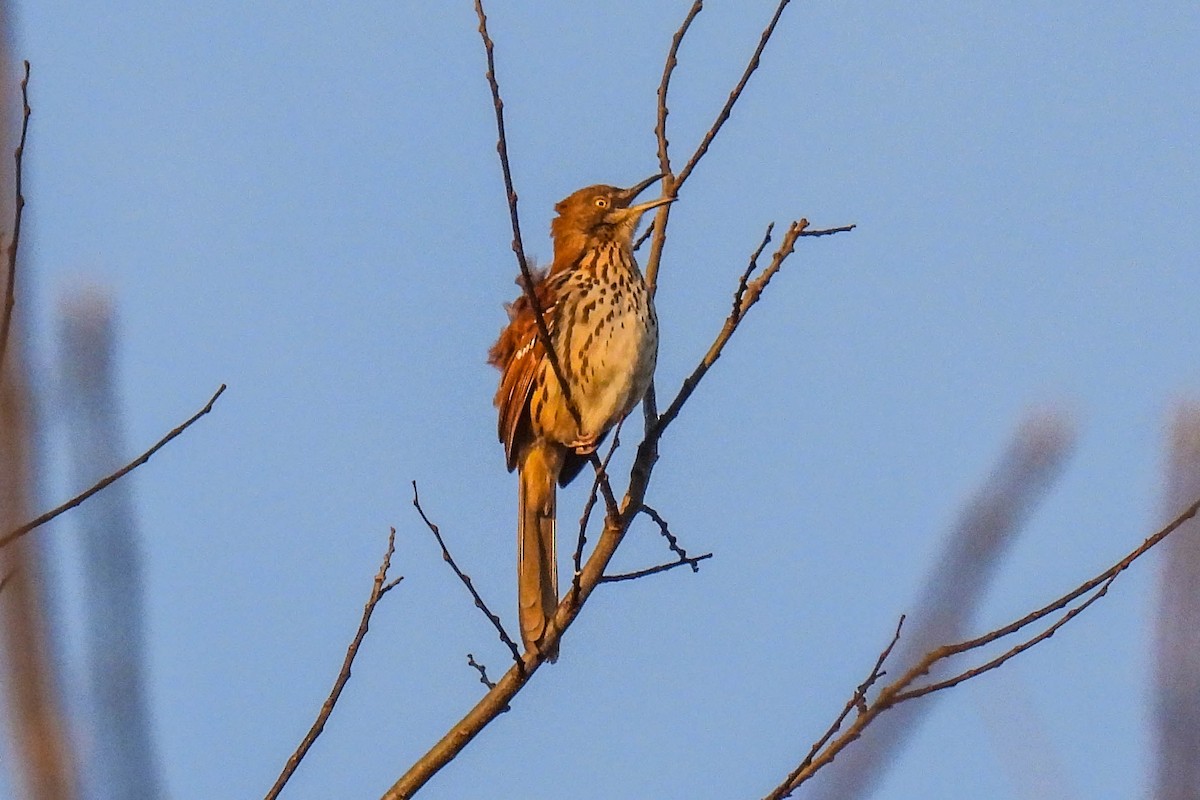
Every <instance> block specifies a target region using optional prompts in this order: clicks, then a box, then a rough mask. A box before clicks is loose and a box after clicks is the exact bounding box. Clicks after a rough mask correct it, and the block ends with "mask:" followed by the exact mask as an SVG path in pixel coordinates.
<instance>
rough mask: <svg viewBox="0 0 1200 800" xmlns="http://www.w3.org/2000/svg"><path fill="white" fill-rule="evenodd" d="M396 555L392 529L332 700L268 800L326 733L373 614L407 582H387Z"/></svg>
mask: <svg viewBox="0 0 1200 800" xmlns="http://www.w3.org/2000/svg"><path fill="white" fill-rule="evenodd" d="M395 552H396V529H395V528H392V529H391V530H390V532H389V533H388V543H387V550H386V551H385V552H384V554H383V561H382V562H381V563H380V565H379V571H378V572H376V573H375V580H374V581H373V582H372V583H371V594H370V596H369V597H368V598H367V604H366V605H365V606H363V613H362V620H361V621H360V622H359V623H358V631H357V632H356V633H355V634H354V639H353V640H352V641H351V642H350V646H349V647H348V648H347V649H346V658H345V659H344V660H343V661H342V669H341V671H339V672H338V676H337V679H336V680H335V681H334V682H333V689H331V690H330V692H329V697H327V698H326V699H325V702H324V704H322V705H321V710H320V712H319V713H318V714H317V719H316V721H314V722H313V724H312V727H311V728H309V729H308V733H307V734H305V735H304V739H303V740H302V741H301V742H300V745H299V746H298V747H297V748H296V751H295V752H294V753H292V755H291V756H289V757H288V760H287V763H286V764H284V765H283V772H281V773H280V774H279V778H278V779H276V781H275V785H274V786H272V787H271V790H270V791H269V792H267V795H266V800H275V798H277V797H279V793H280V792H282V791H283V787H284V786H285V785H286V784H287V782H288V780H290V779H291V777H292V774H293V773H294V772H295V771H296V767H298V766H300V762H301V761H303V760H304V757H305V756H306V755H308V751H309V749H311V748H312V746H313V743H314V742H316V741H317V737H318V736H320V735H321V732H322V731H324V730H325V723H326V722H327V721H328V720H329V715H330V714H332V713H333V707H334V706H335V705H337V701H338V698H340V697H341V695H342V689H344V688H345V687H346V682H347V681H349V680H350V668H351V667H352V666H353V665H354V659H355V657H356V656H357V655H358V648H359V647H360V646H361V645H362V641H363V638H364V637H365V636H366V635H367V628H368V627H369V625H370V623H371V615H372V614H373V613H375V606H376V605H378V604H379V601H380V600H382V599H383V596H384V595H385V594H387V593H388V592H390V591H391V590H392V589H394V588H396V584H398V583H400V581H402V580H404V578H403V576H401V577H399V578H396V579H395V580H391V581H389V580H388V579H387V574H388V569H390V568H391V566H392V555H393V554H394V553H395Z"/></svg>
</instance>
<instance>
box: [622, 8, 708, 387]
mask: <svg viewBox="0 0 1200 800" xmlns="http://www.w3.org/2000/svg"><path fill="white" fill-rule="evenodd" d="M703 8H704V0H695V2H693V3H692V7H691V8H689V9H688V12H687V15H686V16H685V17H684V18H683V22H682V23H681V24H680V26H679V28H678V30H676V31H675V34H674V35H673V36H672V37H671V46H670V48H668V50H667V61H666V63H665V64H664V65H663V74H662V81H661V82H660V83H659V85H658V121H657V123H656V124H655V126H654V138H655V139H656V140H657V141H658V171H659V172H661V173H663V176H664V177H663V193H664V194H674V193H675V187H676V184H675V178H674V176H673V175H672V174H671V156H670V154H669V148H670V143H669V142H668V141H667V115H668V114H669V113H670V111H669V110H668V108H667V92H668V90H669V88H670V85H671V74H672V73H674V72H675V67H677V66H678V65H679V58H678V55H679V46H680V45H681V44H683V37H684V36H686V35H687V32H688V28H690V27H691V26H692V21H693V20H694V19H696V15H697V14H699V13H700V11H701V10H703ZM670 206H671V204H670V203H667V204H666V205H664V206H659V208H658V211H657V212H656V213H655V215H654V224H653V226H652V227H650V228H648V229H647V230H646V232H645V233H644V234H643V235H642V237H641V238H640V239H639V240H638V242H637V244H635V245H634V249H635V250H636V249H638V248H639V247H641V244H642V242H644V241H645V240H646V237H647V236H649V235H650V234H651V231H653V233H654V242H653V244H652V245H651V247H650V257H649V258H648V259H647V260H646V286H647V287H649V289H650V294H651V295H653V294H654V289H655V286H656V285H657V283H658V265H659V263H660V262H661V261H662V253H663V247H664V246H665V245H666V242H667V222H668V221H669V220H670V218H671V208H670ZM648 410H649V409H648Z"/></svg>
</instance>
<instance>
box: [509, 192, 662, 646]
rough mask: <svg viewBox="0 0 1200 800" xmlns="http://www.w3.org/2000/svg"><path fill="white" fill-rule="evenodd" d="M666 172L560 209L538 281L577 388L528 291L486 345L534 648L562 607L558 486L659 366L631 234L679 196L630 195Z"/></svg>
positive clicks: (523, 612)
mask: <svg viewBox="0 0 1200 800" xmlns="http://www.w3.org/2000/svg"><path fill="white" fill-rule="evenodd" d="M661 177H662V175H655V176H654V177H652V178H647V179H646V180H644V181H642V182H641V183H639V184H637V185H635V186H632V187H630V188H628V189H618V188H616V187H613V186H604V185H599V186H588V187H587V188H584V189H580V190H579V191H577V192H575V193H574V194H572V195H571V196H569V197H567V198H566V199H565V200H563V201H562V202H560V203H559V204H558V205H556V206H555V207H554V210H555V211H557V212H558V217H557V218H556V219H555V220H554V221H553V222H552V223H551V224H550V235H551V237H552V238H553V239H554V262H553V263H552V264H551V265H550V269H549V270H547V271H545V272H542V273H541V274H539V275H537V276H535V278H534V287H533V288H534V293H535V294H536V296H537V299H538V305H539V306H541V310H542V314H543V319H544V320H545V322H546V329H547V330H548V332H549V333H550V342H551V345H552V347H553V348H554V354H555V356H556V358H557V361H558V364H559V367H560V369H561V370H562V375H563V379H564V380H565V381H566V383H567V389H568V391H567V392H566V393H564V392H563V391H562V386H561V385H560V383H559V381H558V377H557V376H556V375H555V373H554V368H553V366H552V365H551V363H550V360H549V359H548V358H547V356H546V350H545V347H544V346H543V342H542V341H541V339H540V338H539V336H538V329H537V322H536V320H535V318H534V314H535V313H536V312H535V311H534V308H533V305H532V304H531V303H530V302H529V298H528V297H526V296H525V295H524V294H522V296H521V297H518V298H517V300H516V301H515V302H513V303H512V304H511V305H510V306H508V316H509V323H508V326H507V327H506V328H505V329H504V330H503V331H501V332H500V338H499V339H497V340H496V343H495V344H494V345H492V349H491V350H490V351H489V353H488V361H489V362H490V363H491V364H493V365H494V366H496V367H497V368H499V369H500V371H501V373H502V374H501V376H500V388H499V389H498V390H497V391H496V400H495V403H496V407H497V408H499V409H500V425H499V432H500V441H501V442H503V443H504V451H505V455H506V456H507V459H508V469H509V471H512V470H513V469H514V468H515V469H516V470H517V471H518V475H519V480H518V482H519V501H518V507H517V508H518V510H517V597H518V604H519V606H520V618H521V639H522V640H523V641H524V643H525V647H526V648H527V649H529V650H535V649H540V645H541V642H542V639H543V638H544V637H545V634H546V625H547V623H548V621H549V620H550V618H551V617H552V616H553V615H554V610H555V608H556V607H557V606H558V556H557V553H556V551H555V542H554V539H555V507H554V506H555V484H561V485H563V486H566V485H567V483H569V482H570V481H571V480H572V479H573V478H574V477H575V476H576V475H578V474H579V471H580V470H581V469H582V468H583V465H584V464H585V463H587V459H588V457H589V456H590V455H591V454H592V453H594V452H595V450H596V447H597V446H598V445H599V444H600V441H601V439H603V438H604V436H605V434H607V433H608V431H609V430H610V429H611V428H612V427H613V426H614V425H616V424H617V423H618V422H620V421H621V420H622V419H624V417H625V415H626V414H628V413H629V412H630V411H632V410H633V408H634V407H635V406H636V405H637V404H638V403H639V402H640V401H641V399H642V396H643V395H645V393H646V389H647V388H648V387H649V386H650V379H651V377H652V376H653V375H654V365H655V361H656V360H657V357H658V319H657V317H656V316H655V314H654V302H653V299H652V298H651V296H650V292H649V291H648V289H647V287H646V282H645V281H644V280H643V279H642V273H641V271H640V270H639V269H638V265H637V262H636V261H635V260H634V258H633V234H634V231H635V229H636V228H637V225H638V221H639V220H640V219H641V217H642V214H643V213H645V212H646V211H648V210H649V209H651V208H655V207H657V206H661V205H663V204H665V203H670V202H671V201H673V200H674V199H675V198H674V197H660V198H658V199H657V200H651V201H650V202H648V203H641V204H640V205H630V204H631V203H632V202H633V199H634V198H635V197H637V196H638V195H639V194H640V193H641V192H642V191H643V190H644V189H646V187H648V186H649V185H650V184H652V183H654V182H655V181H657V180H658V179H659V178H661ZM518 282H520V280H519V279H518ZM555 650H557V648H555ZM549 655H550V658H551V660H553V658H554V657H555V655H556V653H553V652H552V653H550V654H549Z"/></svg>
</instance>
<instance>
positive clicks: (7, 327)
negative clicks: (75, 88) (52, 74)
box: [0, 61, 31, 370]
mask: <svg viewBox="0 0 1200 800" xmlns="http://www.w3.org/2000/svg"><path fill="white" fill-rule="evenodd" d="M24 64H25V77H24V78H22V79H21V112H22V116H21V139H20V141H19V142H18V143H17V149H16V150H15V151H13V160H14V162H15V167H16V172H15V173H14V175H13V187H14V190H13V195H14V202H13V230H12V238H11V239H9V242H8V251H7V255H8V281H7V284H6V286H5V288H4V312H3V318H0V370H3V369H4V355H5V354H6V353H7V352H8V337H9V333H10V331H11V330H12V315H13V308H14V306H16V303H17V292H16V290H17V248H18V246H19V245H20V242H21V213H22V212H23V211H24V210H25V195H24V194H22V193H21V176H22V173H23V172H24V169H23V167H24V164H23V162H24V157H25V135H26V134H27V133H28V132H29V114H30V113H31V109H30V108H29V62H28V61H25V62H24Z"/></svg>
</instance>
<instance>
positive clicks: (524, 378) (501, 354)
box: [488, 281, 555, 471]
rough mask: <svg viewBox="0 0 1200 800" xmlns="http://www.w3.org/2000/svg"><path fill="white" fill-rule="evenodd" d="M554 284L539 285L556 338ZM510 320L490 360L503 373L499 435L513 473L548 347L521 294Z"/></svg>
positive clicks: (544, 310) (499, 391)
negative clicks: (539, 333) (530, 403)
mask: <svg viewBox="0 0 1200 800" xmlns="http://www.w3.org/2000/svg"><path fill="white" fill-rule="evenodd" d="M550 283H551V282H549V281H543V282H541V283H539V284H538V286H537V293H538V301H539V304H540V305H541V307H542V313H543V318H544V319H545V320H546V328H547V330H548V331H549V332H550V333H551V335H552V336H553V331H554V317H555V314H554V310H555V308H554V292H553V290H552V287H551V285H550ZM509 313H510V315H511V321H510V322H509V324H508V327H506V328H505V329H504V330H503V331H502V332H501V333H500V338H499V339H498V340H497V341H496V343H495V344H494V345H493V346H492V349H491V351H490V353H489V357H488V360H489V361H490V362H491V363H492V364H493V365H495V366H496V367H498V368H499V369H500V371H501V375H500V387H499V388H498V389H497V390H496V398H495V401H494V402H495V405H496V408H497V409H499V411H500V414H499V423H498V425H497V433H498V434H499V437H500V441H501V442H503V443H504V454H505V456H506V459H507V462H508V469H509V470H510V471H511V470H513V469H515V468H516V465H517V453H518V452H519V451H520V449H521V445H523V444H524V443H525V441H526V440H527V439H528V438H529V437H530V436H531V435H532V431H531V430H530V427H529V400H530V397H531V396H532V394H533V387H534V383H535V380H536V378H537V375H538V373H540V372H541V371H542V365H543V363H544V362H545V360H546V348H545V347H544V345H543V344H542V341H541V339H540V338H539V337H538V330H537V322H536V321H535V320H534V315H533V306H532V305H531V304H530V303H529V300H528V298H527V297H525V296H524V295H522V296H521V297H519V298H518V299H517V301H516V302H514V303H513V304H512V305H511V306H510V308H509Z"/></svg>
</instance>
